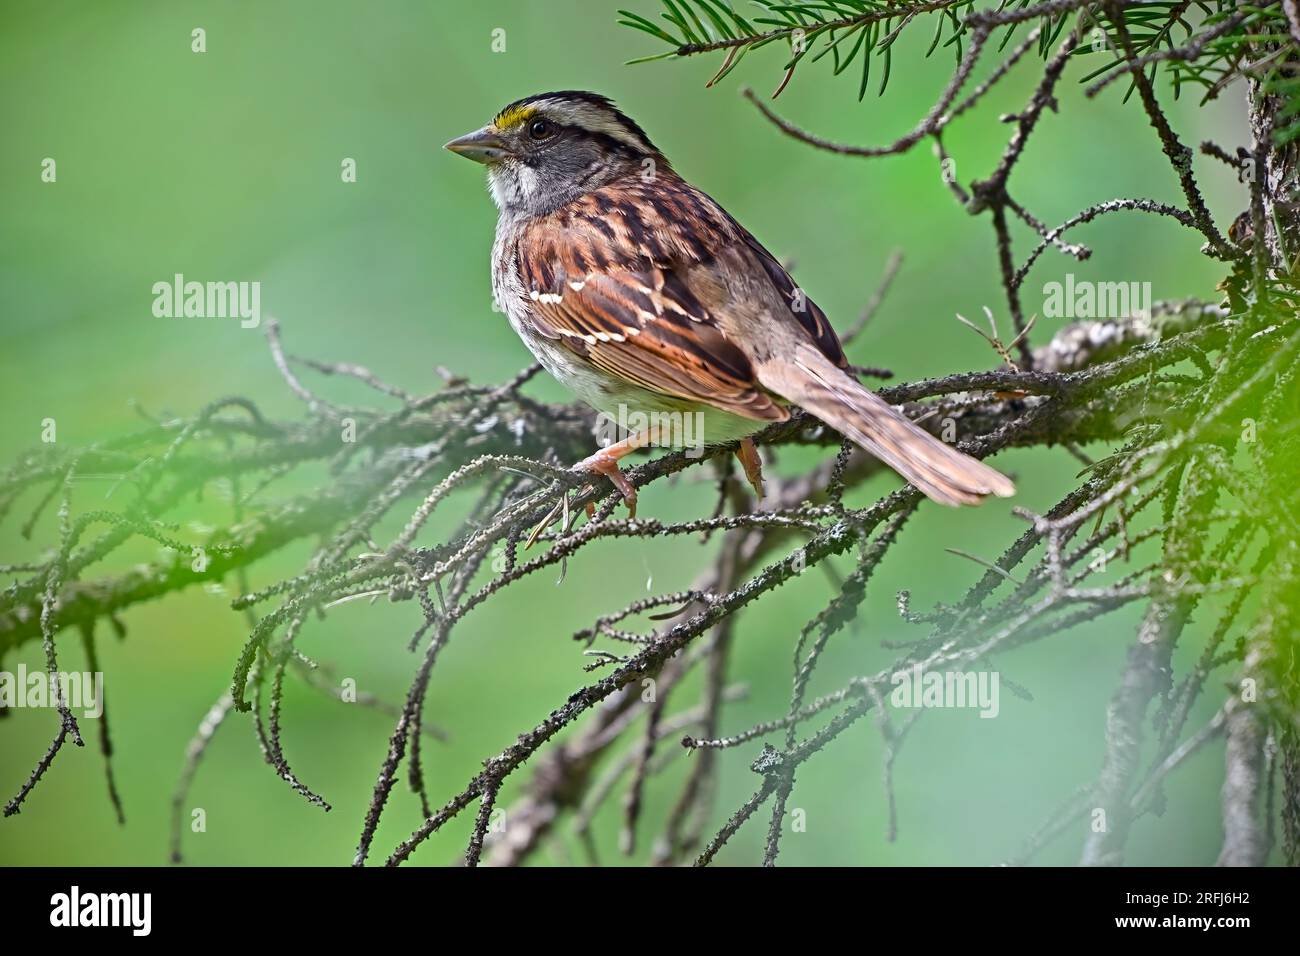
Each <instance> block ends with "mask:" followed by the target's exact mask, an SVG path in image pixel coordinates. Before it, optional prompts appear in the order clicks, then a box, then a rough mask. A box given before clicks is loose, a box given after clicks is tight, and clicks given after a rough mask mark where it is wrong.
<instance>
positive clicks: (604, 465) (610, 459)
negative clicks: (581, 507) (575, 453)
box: [571, 448, 636, 518]
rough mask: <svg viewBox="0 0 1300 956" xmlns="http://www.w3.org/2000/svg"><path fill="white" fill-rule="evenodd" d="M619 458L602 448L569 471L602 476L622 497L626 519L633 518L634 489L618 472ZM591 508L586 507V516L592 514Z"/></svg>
mask: <svg viewBox="0 0 1300 956" xmlns="http://www.w3.org/2000/svg"><path fill="white" fill-rule="evenodd" d="M621 457H622V456H621V455H619V454H617V453H612V452H611V451H610V449H608V448H602V449H601V450H600V451H598V452H596V454H594V455H591V456H589V457H587V458H584V459H582V461H580V462H578V463H577V464H576V465H574V466H573V468H572V469H571V470H572V471H587V472H593V473H594V474H597V475H604V476H605V477H606V478H608V479H609V480H610V482H611V483H612V484H613V485H614V487H615V488H617V489H618V490H619V493H620V494H622V495H623V501H624V503H625V504H626V505H627V512H628V517H629V518H635V517H636V488H634V487H633V486H632V482H630V481H628V480H627V476H626V475H625V474H623V472H622V471H621V470H619V467H618V460H619V458H621ZM591 507H592V506H591V505H588V509H589V510H588V512H587V514H588V516H590V515H591V513H592V511H591V510H590V509H591Z"/></svg>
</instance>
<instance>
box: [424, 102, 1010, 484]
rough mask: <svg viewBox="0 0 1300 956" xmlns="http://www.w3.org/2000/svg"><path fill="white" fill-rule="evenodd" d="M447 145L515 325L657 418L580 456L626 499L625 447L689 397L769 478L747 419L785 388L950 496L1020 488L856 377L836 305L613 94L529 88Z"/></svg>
mask: <svg viewBox="0 0 1300 956" xmlns="http://www.w3.org/2000/svg"><path fill="white" fill-rule="evenodd" d="M447 149H449V150H451V151H452V152H455V153H458V154H459V155H461V156H465V157H466V158H468V159H472V160H475V161H476V162H480V163H483V164H485V165H486V166H487V168H488V180H489V183H490V185H491V189H492V196H493V198H494V199H495V200H496V204H497V206H498V207H499V208H500V217H499V219H498V220H497V231H496V242H495V243H494V245H493V249H492V289H493V294H494V295H495V297H496V300H497V302H498V304H499V305H500V307H501V308H503V309H504V310H505V312H506V314H507V315H508V316H509V318H510V323H511V325H513V326H514V329H515V331H516V332H518V333H519V336H520V337H521V338H522V339H523V340H524V343H525V344H526V345H527V346H528V348H529V349H530V350H531V351H532V353H533V354H534V355H535V356H537V359H538V360H539V361H540V362H541V363H542V365H543V366H544V367H545V368H546V369H547V370H548V371H549V372H550V373H551V374H552V375H554V376H555V377H556V378H558V379H559V380H560V381H561V382H562V383H564V384H565V385H567V386H568V387H569V388H570V389H572V390H573V391H574V392H575V393H576V394H577V395H578V397H580V398H581V399H582V400H583V401H585V402H587V403H588V404H590V405H592V406H594V407H595V408H597V409H599V410H600V411H603V412H605V413H606V414H608V415H611V416H617V417H618V418H619V419H620V420H628V419H632V420H635V421H639V422H648V423H650V425H649V427H647V428H646V429H644V430H642V431H640V432H638V433H637V434H633V435H631V436H630V437H629V438H627V439H625V440H623V441H620V442H618V443H616V444H614V445H611V446H609V447H607V448H604V449H602V450H600V451H598V452H596V453H595V454H594V455H592V456H591V457H590V458H587V459H585V460H584V461H582V462H579V463H578V464H577V465H575V466H574V467H575V468H577V469H583V470H587V471H593V472H598V473H600V474H603V475H606V476H608V477H609V478H610V479H611V480H612V481H613V482H614V484H615V486H617V487H618V489H619V490H620V491H621V492H622V493H623V496H624V498H625V499H626V500H627V503H628V505H629V507H634V506H635V502H636V492H635V489H634V488H633V487H632V485H631V483H630V482H628V481H627V479H626V478H625V477H624V476H623V475H622V473H621V472H620V471H619V468H618V459H619V458H621V457H622V456H623V455H625V454H627V453H628V452H629V451H632V450H633V449H636V448H639V447H643V446H645V445H648V444H658V443H662V442H663V439H664V432H665V431H671V429H670V428H665V427H661V426H660V425H659V424H658V423H660V422H672V421H677V420H678V419H675V418H672V417H670V416H680V415H682V414H692V415H697V416H699V419H698V420H699V421H700V422H701V425H700V428H701V430H702V436H703V440H704V441H705V442H707V443H708V444H719V443H723V442H730V441H736V440H737V439H745V444H744V445H743V446H742V451H741V455H740V457H741V461H742V462H743V463H744V464H745V469H746V473H747V474H748V475H749V477H750V480H751V482H753V483H754V484H755V487H756V490H758V491H759V493H760V494H761V483H760V481H759V479H758V456H757V453H756V451H755V449H754V447H753V444H752V442H749V441H748V436H750V435H752V434H753V433H754V432H757V431H758V430H760V429H762V428H763V427H765V426H766V425H768V424H770V423H771V422H775V421H783V420H785V419H787V418H789V417H790V412H789V410H788V405H791V404H793V405H798V406H800V407H801V408H804V409H806V410H808V411H809V412H811V413H812V414H814V415H816V416H817V417H818V418H820V419H821V420H822V421H824V422H826V423H827V424H828V425H830V426H831V427H833V428H835V429H837V430H838V431H840V432H842V433H843V434H845V435H847V436H848V437H849V438H851V439H852V440H853V441H855V442H857V443H858V444H859V445H861V446H862V447H863V448H865V449H866V450H867V451H869V452H870V453H871V454H873V455H875V456H876V457H878V458H880V459H881V460H882V461H884V462H885V463H886V464H888V465H889V466H890V467H891V468H893V469H894V470H895V471H897V472H898V473H899V474H901V475H902V476H903V477H905V478H906V479H907V480H908V481H910V482H911V483H912V484H913V485H915V486H916V487H917V488H919V489H920V490H921V491H922V492H924V493H925V494H926V495H928V496H929V497H930V498H932V499H934V500H935V501H937V502H940V503H941V504H946V505H959V504H976V503H978V502H979V501H980V500H982V499H983V498H984V497H986V496H987V495H990V494H993V495H1000V496H1007V495H1011V494H1013V493H1014V492H1015V487H1014V486H1013V485H1012V483H1011V481H1010V480H1008V479H1007V478H1006V477H1005V476H1003V475H1002V474H1000V473H998V472H997V471H994V470H993V469H992V468H990V467H988V466H987V465H985V464H983V463H982V462H979V461H976V460H975V459H974V458H971V457H969V456H967V455H964V454H962V453H961V452H959V451H957V450H956V449H954V448H951V447H949V446H948V445H946V444H944V443H943V442H941V441H939V440H938V439H937V438H934V437H933V436H931V435H929V434H928V433H926V432H925V431H922V430H921V429H920V428H918V427H917V426H915V425H913V424H912V423H911V422H910V421H908V420H907V419H906V418H905V417H903V416H902V415H901V414H900V413H899V412H897V411H896V410H895V409H894V408H893V407H892V406H890V405H888V404H887V403H886V402H884V401H883V400H882V399H880V398H878V397H877V396H876V395H874V394H872V393H871V392H870V391H868V390H867V389H866V388H864V387H863V386H862V385H860V384H859V383H858V382H857V380H856V379H854V378H852V377H851V376H850V375H849V374H848V372H847V371H845V369H846V366H847V361H846V360H845V357H844V353H843V350H842V349H841V348H840V343H839V339H838V338H837V337H836V335H835V331H834V330H833V329H832V328H831V325H830V322H829V321H827V319H826V315H825V313H823V312H822V310H821V309H819V308H818V307H817V306H816V305H815V304H814V303H813V302H812V301H811V300H810V299H808V298H806V297H805V296H804V294H803V292H802V291H801V290H800V289H798V288H797V287H796V286H795V284H794V282H793V280H792V279H791V278H790V276H789V275H788V274H787V273H786V271H785V270H784V269H783V268H782V267H781V265H780V263H778V262H777V260H776V259H775V258H774V257H773V256H772V254H771V253H769V252H768V251H767V250H766V249H764V248H763V246H762V245H761V244H760V243H759V242H758V240H757V239H755V238H754V237H753V236H752V235H750V234H749V232H748V231H747V230H746V229H745V228H744V227H743V226H741V225H740V224H739V223H737V222H736V221H735V220H734V219H732V218H731V216H729V215H728V214H727V213H726V211H725V210H723V209H722V207H721V206H719V205H718V204H717V203H716V202H714V201H713V200H712V199H710V198H709V197H708V196H706V195H704V194H703V193H702V192H700V191H699V190H698V189H696V188H694V187H693V186H691V185H690V184H689V183H687V182H686V181H685V180H683V179H682V178H681V177H680V176H678V175H677V174H676V173H675V172H674V171H673V169H672V167H671V166H670V165H669V163H668V160H667V159H665V158H664V156H663V154H662V153H660V152H659V150H658V149H656V148H655V147H654V145H653V144H652V143H651V142H650V140H649V138H648V137H647V136H646V134H645V131H644V130H642V129H641V127H640V126H638V125H637V124H636V123H635V122H633V121H632V120H630V119H629V118H628V117H627V116H625V115H623V113H621V112H619V111H618V110H617V109H615V108H614V106H613V104H612V103H611V102H610V101H609V100H608V99H607V98H606V97H603V96H599V95H597V94H595V93H584V92H576V91H565V92H559V93H543V94H540V95H537V96H530V97H527V98H525V99H522V100H518V101H517V102H514V103H511V104H510V105H509V106H507V107H506V108H505V109H503V110H502V111H501V112H500V113H498V114H497V115H496V117H495V119H494V120H493V121H492V122H491V123H489V124H488V125H487V126H485V127H483V128H482V129H480V130H478V131H476V132H473V133H470V134H468V135H466V136H462V137H460V138H459V139H455V140H452V141H451V142H450V143H448V144H447ZM671 438H672V436H671V435H670V436H669V439H670V442H671Z"/></svg>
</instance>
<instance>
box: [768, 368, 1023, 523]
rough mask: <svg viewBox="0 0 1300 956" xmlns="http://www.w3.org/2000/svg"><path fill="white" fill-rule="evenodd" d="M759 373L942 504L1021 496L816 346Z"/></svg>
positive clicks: (779, 391)
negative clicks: (918, 424) (833, 361)
mask: <svg viewBox="0 0 1300 956" xmlns="http://www.w3.org/2000/svg"><path fill="white" fill-rule="evenodd" d="M757 372H758V380H759V382H761V383H762V385H763V386H764V387H765V388H767V389H770V390H771V391H773V392H776V393H777V394H778V395H780V396H782V397H783V398H786V399H788V400H789V401H792V402H794V403H795V404H797V405H799V406H801V407H802V408H804V409H807V410H808V411H810V412H812V413H813V414H814V415H816V416H817V417H818V418H820V419H821V420H822V421H824V422H825V423H826V424H828V425H830V426H831V427H832V428H834V429H836V430H837V431H839V432H841V433H842V434H844V435H847V436H848V437H849V438H851V439H853V441H855V442H857V443H858V444H859V445H861V446H862V447H863V448H865V449H866V450H867V451H869V452H870V453H871V454H873V455H875V456H876V457H877V458H879V459H880V460H881V461H883V462H884V463H885V464H887V465H888V466H889V467H890V468H892V469H894V471H896V472H898V473H899V474H900V475H902V476H903V477H904V478H906V479H907V480H908V481H909V482H911V483H912V484H913V485H915V486H916V487H917V488H918V489H920V490H921V491H922V492H924V493H925V495H926V497H928V498H930V499H932V500H933V501H937V502H938V503H939V504H943V505H954V506H955V505H977V504H979V503H980V502H981V501H983V500H984V499H985V498H986V497H988V496H989V495H997V496H998V497H1000V498H1006V497H1009V496H1011V495H1013V494H1015V492H1016V486H1015V485H1013V484H1012V483H1011V480H1010V479H1009V478H1007V477H1006V476H1005V475H1003V474H1001V473H1000V472H997V471H995V470H993V469H992V468H990V467H989V466H988V465H986V464H984V463H983V462H981V461H977V460H976V459H974V458H971V457H970V456H969V455H964V454H962V453H961V452H959V451H957V450H956V449H955V448H953V447H952V446H950V445H946V444H944V443H943V442H941V441H940V440H939V439H937V438H935V437H934V436H933V435H931V434H929V433H928V432H926V431H923V430H922V429H920V428H918V427H917V426H916V425H913V424H912V423H911V422H910V421H908V420H907V419H906V418H905V417H903V415H901V414H899V413H898V412H897V411H895V410H894V407H893V406H892V405H890V404H888V403H887V402H885V401H884V400H883V399H881V398H878V397H877V396H876V395H874V394H873V393H872V392H870V391H868V390H867V389H866V388H864V387H863V386H862V385H860V384H858V382H856V381H854V380H853V379H852V378H850V377H849V376H848V375H847V374H846V373H845V372H844V371H842V370H841V369H839V368H837V367H836V366H835V365H834V364H833V363H832V362H831V361H830V360H829V359H827V358H826V357H825V356H824V355H822V354H821V352H820V351H818V350H817V349H816V348H814V347H813V346H812V345H808V346H804V345H800V346H798V347H797V349H796V353H795V354H794V355H793V356H790V355H787V356H783V357H781V358H779V359H778V358H776V357H773V358H772V359H769V360H768V361H766V362H763V363H762V364H760V365H759V366H758V368H757Z"/></svg>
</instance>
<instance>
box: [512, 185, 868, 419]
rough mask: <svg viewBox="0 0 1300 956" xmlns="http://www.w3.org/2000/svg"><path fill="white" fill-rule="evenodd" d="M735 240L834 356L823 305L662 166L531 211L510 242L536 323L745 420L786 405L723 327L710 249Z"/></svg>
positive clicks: (633, 377) (777, 413)
mask: <svg viewBox="0 0 1300 956" xmlns="http://www.w3.org/2000/svg"><path fill="white" fill-rule="evenodd" d="M737 246H739V247H743V248H745V249H747V250H749V253H750V254H751V255H752V256H753V257H754V258H756V259H757V260H758V262H759V263H760V264H761V265H762V268H763V269H764V270H765V271H766V272H767V274H768V276H769V278H770V279H771V281H772V283H773V285H774V286H775V287H776V289H777V290H778V291H779V292H780V293H781V295H782V296H783V297H784V298H785V299H786V301H790V302H791V303H792V311H793V313H794V315H795V316H796V317H797V318H798V319H799V321H800V322H801V323H802V324H803V326H804V328H805V329H806V330H807V331H808V332H809V334H810V336H811V337H812V338H813V340H814V342H815V343H816V344H817V346H818V348H819V349H821V350H822V351H823V352H824V353H825V354H826V355H827V357H828V358H830V359H831V360H832V361H834V362H835V363H836V364H838V365H843V364H844V357H843V353H842V352H841V351H840V348H839V342H838V340H837V339H836V338H835V333H834V331H833V330H832V329H831V327H830V323H829V322H828V321H827V320H826V316H825V314H824V313H823V312H822V311H821V310H820V309H819V308H817V306H816V305H815V304H813V303H811V302H809V301H808V300H807V299H806V298H805V299H803V301H802V304H803V305H804V306H805V308H804V309H803V310H800V309H799V308H797V307H794V303H795V297H796V295H797V294H798V289H797V287H796V286H795V285H794V282H793V281H792V280H791V279H790V277H789V275H788V274H787V273H786V271H785V270H784V269H783V268H782V267H781V266H780V264H779V263H778V262H777V261H776V259H775V258H773V257H772V255H771V254H770V253H769V252H768V251H767V250H766V249H764V248H763V247H762V246H761V245H760V244H759V243H758V241H757V240H756V239H755V238H754V237H753V236H752V235H750V234H749V233H748V232H747V231H746V230H745V229H744V228H743V227H741V226H740V225H739V224H737V223H736V222H735V220H733V219H732V218H731V217H730V216H728V215H727V213H726V212H725V211H723V209H722V208H721V207H720V206H718V204H717V203H715V202H714V201H713V200H711V199H709V198H708V197H707V196H705V195H704V194H703V193H700V192H699V191H698V190H696V189H694V188H693V187H691V186H690V185H688V184H687V183H685V182H684V181H683V180H681V179H679V178H677V177H676V176H675V175H672V174H660V176H659V177H658V178H657V179H656V180H654V181H652V182H642V181H641V180H639V179H635V178H634V179H630V180H622V181H620V182H619V183H617V184H612V185H611V186H607V187H604V188H602V189H598V190H595V191H593V192H590V193H587V194H585V195H583V196H581V197H579V198H578V199H576V200H574V201H573V202H571V203H569V204H568V205H566V206H564V207H562V208H561V209H559V210H556V211H555V212H554V213H552V214H550V215H549V216H545V217H541V218H539V219H535V220H532V221H531V222H530V223H529V224H528V225H527V226H525V227H524V229H523V230H522V231H521V233H520V235H519V237H518V239H517V243H516V250H515V251H516V261H517V262H518V265H519V271H520V286H521V288H522V289H523V290H524V291H523V294H524V295H525V296H527V298H528V300H529V301H528V302H527V303H526V305H527V311H528V315H529V319H530V321H531V322H532V325H533V327H534V329H535V331H536V332H537V333H538V334H540V335H543V336H546V337H548V338H550V339H552V340H556V341H558V342H560V343H562V344H563V345H564V346H565V347H566V348H569V349H571V350H572V351H573V352H575V353H576V354H578V355H580V356H582V357H584V358H585V359H586V360H587V361H589V362H591V363H592V364H593V365H594V366H596V367H597V368H600V369H602V370H604V371H606V372H608V373H609V374H611V375H616V376H619V377H622V378H624V379H626V380H627V381H629V382H632V383H634V384H636V385H639V386H641V387H642V388H645V389H648V390H650V391H653V392H658V393H661V394H665V395H669V396H673V397H676V398H680V399H685V400H688V401H694V402H702V403H705V404H708V405H711V406H713V407H716V408H720V409H723V410H725V411H729V412H732V413H734V414H737V415H742V416H744V417H747V418H753V419H756V420H760V421H763V420H766V421H782V420H784V419H786V418H788V417H789V412H788V411H786V409H785V408H784V407H783V406H782V405H781V404H780V403H778V402H777V401H775V400H774V398H773V396H772V395H771V394H770V393H768V392H767V391H766V390H765V389H764V388H763V387H762V386H761V385H760V384H759V383H758V380H757V378H756V376H755V373H754V368H753V365H752V364H751V362H750V360H749V358H748V357H747V355H746V354H745V352H744V351H743V350H742V349H741V348H739V347H738V346H737V345H736V344H735V343H734V342H732V341H731V340H729V339H728V338H727V336H726V335H725V334H724V333H723V332H722V330H721V328H720V326H719V323H718V321H717V319H716V317H715V315H714V312H713V310H715V309H717V308H720V307H725V303H720V304H718V303H715V304H711V302H713V300H716V299H717V298H718V287H719V284H718V281H717V276H716V270H715V269H714V263H715V260H716V258H717V257H718V254H719V253H720V252H722V251H723V250H726V249H729V248H732V247H737Z"/></svg>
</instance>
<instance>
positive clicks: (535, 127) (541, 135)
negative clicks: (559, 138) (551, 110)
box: [528, 119, 555, 139]
mask: <svg viewBox="0 0 1300 956" xmlns="http://www.w3.org/2000/svg"><path fill="white" fill-rule="evenodd" d="M554 133H555V124H553V123H551V122H550V121H549V120H544V119H535V120H533V121H532V122H531V123H529V124H528V135H529V136H531V137H532V138H533V139H546V138H547V137H548V136H551V135H553V134H554Z"/></svg>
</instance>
